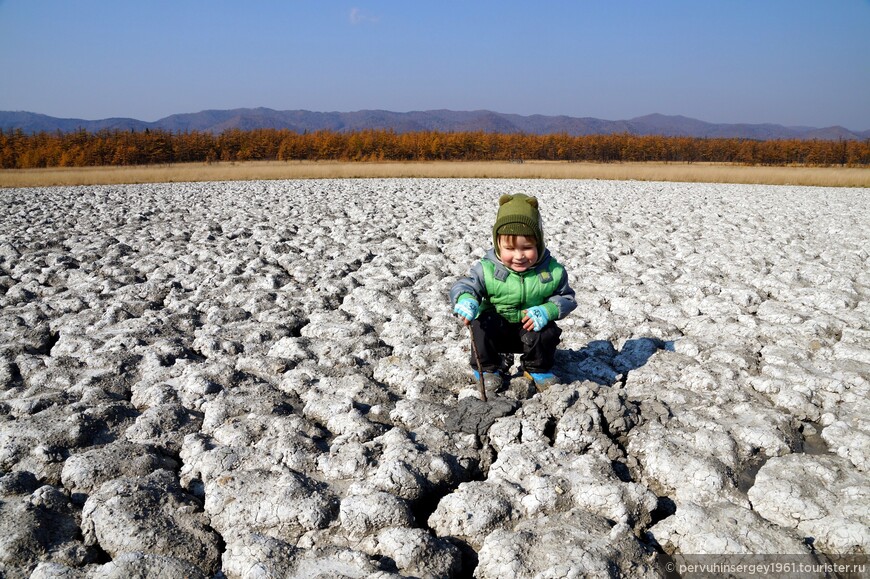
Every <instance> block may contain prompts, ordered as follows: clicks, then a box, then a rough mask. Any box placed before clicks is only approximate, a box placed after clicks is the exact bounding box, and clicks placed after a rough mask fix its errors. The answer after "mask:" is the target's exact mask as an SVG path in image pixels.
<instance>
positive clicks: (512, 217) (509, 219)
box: [492, 193, 544, 257]
mask: <svg viewBox="0 0 870 579" xmlns="http://www.w3.org/2000/svg"><path fill="white" fill-rule="evenodd" d="M498 204H499V208H498V215H497V216H496V218H495V225H493V227H492V244H493V247H495V254H496V255H498V236H499V235H529V236H534V238H535V239H536V240H537V241H538V257H541V256H542V255H544V228H543V226H542V225H541V214H540V213H538V200H537V199H536V198H534V197H529V196H528V195H523V194H522V193H517V194H516V195H502V196H501V197H500V198H499V200H498Z"/></svg>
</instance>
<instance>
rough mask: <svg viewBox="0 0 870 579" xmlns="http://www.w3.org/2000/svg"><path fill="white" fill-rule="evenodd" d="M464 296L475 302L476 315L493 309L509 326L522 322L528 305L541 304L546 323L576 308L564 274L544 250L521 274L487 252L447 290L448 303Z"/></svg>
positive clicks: (559, 265)
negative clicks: (539, 257) (477, 305)
mask: <svg viewBox="0 0 870 579" xmlns="http://www.w3.org/2000/svg"><path fill="white" fill-rule="evenodd" d="M465 296H469V297H472V298H474V299H475V300H477V302H478V303H479V304H480V310H479V313H480V312H485V311H487V310H489V309H493V308H495V311H496V312H498V313H499V315H501V316H502V317H504V318H505V319H506V320H507V321H509V322H511V323H517V322H520V321H522V319H523V315H524V314H523V310H526V309H528V308H530V307H532V306H540V305H543V306H544V308H545V309H546V310H547V317H549V319H550V320H560V319H562V318H564V317H565V316H567V315H568V314H569V313H570V312H571V311H573V310H574V308H576V307H577V301H576V300H575V299H574V290H573V289H571V286H569V285H568V273H567V272H566V271H565V268H564V267H563V266H562V264H560V263H559V262H558V261H556V260H555V259H554V258H553V257H552V256H551V255H550V252H549V250H546V249H545V250H544V255H543V257H542V258H541V259H540V260H539V261H538V263H537V264H536V265H535V267H533V268H532V269H529V270H527V271H524V272H522V273H517V272H515V271H513V270H511V269H509V268H507V267H505V266H504V264H502V263H501V261H500V260H499V259H498V257H496V255H495V251H494V250H489V252H487V254H486V255H485V256H484V257H483V259H481V260H480V261H477V262H475V263H474V265H472V266H471V270H470V271H469V272H468V276H467V277H464V278H461V279H459V280H458V281H457V282H456V283H454V284H453V286H452V287H451V288H450V301H451V303H452V304H456V302H457V301H459V300H460V299H462V298H463V297H465Z"/></svg>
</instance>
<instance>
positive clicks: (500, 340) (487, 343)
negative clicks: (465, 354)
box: [471, 310, 562, 372]
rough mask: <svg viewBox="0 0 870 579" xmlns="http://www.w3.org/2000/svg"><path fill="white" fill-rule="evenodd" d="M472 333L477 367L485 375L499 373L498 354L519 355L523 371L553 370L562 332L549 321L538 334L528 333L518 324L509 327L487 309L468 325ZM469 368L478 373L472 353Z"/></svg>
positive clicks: (508, 323)
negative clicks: (478, 359)
mask: <svg viewBox="0 0 870 579" xmlns="http://www.w3.org/2000/svg"><path fill="white" fill-rule="evenodd" d="M471 332H472V334H473V335H474V343H475V344H476V345H477V353H478V354H479V355H480V365H481V367H482V368H483V371H484V372H498V371H499V370H501V369H502V368H501V354H502V353H503V352H504V353H510V354H522V356H521V357H520V361H521V362H522V365H523V369H524V370H525V371H526V372H549V371H550V370H551V369H552V367H553V359H554V357H555V355H556V346H557V345H558V344H559V336H561V335H562V330H560V329H559V326H557V325H556V324H555V323H553V322H549V323H548V324H547V325H546V326H544V328H543V329H542V330H541V331H540V332H529V331H527V330H525V329H524V328H523V325H522V324H521V323H516V324H512V323H510V322H508V321H507V320H506V319H504V318H503V317H501V316H500V315H498V314H497V313H495V311H494V310H487V311H485V312H483V313H482V314H480V315H479V316H478V317H477V319H476V320H474V321H473V322H471ZM471 367H472V368H474V369H475V370H477V360H475V359H474V353H473V352H472V354H471Z"/></svg>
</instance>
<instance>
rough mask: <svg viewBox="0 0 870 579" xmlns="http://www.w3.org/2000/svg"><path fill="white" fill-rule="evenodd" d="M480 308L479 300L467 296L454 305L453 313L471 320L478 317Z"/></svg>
mask: <svg viewBox="0 0 870 579" xmlns="http://www.w3.org/2000/svg"><path fill="white" fill-rule="evenodd" d="M478 308H480V304H478V303H477V300H474V299H471V298H465V299H464V300H459V301H458V302H456V305H455V306H453V313H454V314H456V315H458V316H462V317H463V318H465V319H466V320H468V321H469V322H471V321H473V320H474V318H476V317H477V310H478Z"/></svg>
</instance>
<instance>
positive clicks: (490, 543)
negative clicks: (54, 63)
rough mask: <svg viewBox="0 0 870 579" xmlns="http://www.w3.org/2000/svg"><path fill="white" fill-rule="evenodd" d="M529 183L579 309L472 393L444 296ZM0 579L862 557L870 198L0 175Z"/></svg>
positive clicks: (600, 186) (591, 571)
mask: <svg viewBox="0 0 870 579" xmlns="http://www.w3.org/2000/svg"><path fill="white" fill-rule="evenodd" d="M516 192H523V193H528V194H532V195H536V196H537V197H538V198H539V199H540V201H541V206H542V209H543V217H544V220H545V222H544V230H545V233H546V236H547V241H548V245H549V247H550V248H551V250H552V251H553V253H554V254H555V255H557V256H558V257H559V258H560V260H561V261H562V262H563V263H564V264H565V265H566V267H567V269H568V271H569V273H570V276H571V283H572V285H573V287H574V288H575V289H576V291H577V298H578V301H579V307H578V309H577V310H576V311H575V312H574V313H573V314H572V315H571V316H570V317H569V318H567V319H566V320H564V321H563V322H561V327H562V328H563V330H564V334H563V341H562V343H561V345H560V350H559V352H558V355H557V362H558V368H557V370H558V371H559V372H560V373H561V374H562V375H563V376H564V377H565V378H566V381H567V383H566V384H564V385H560V386H556V387H553V388H552V389H550V390H548V391H547V392H545V393H535V392H534V391H530V390H529V385H528V384H527V383H525V382H524V381H523V380H521V379H515V380H513V381H512V382H511V384H510V386H509V387H507V388H506V389H505V390H504V391H503V392H501V393H500V394H499V396H497V397H491V399H490V401H489V403H487V404H482V403H481V401H479V400H477V399H476V398H475V386H474V385H473V384H472V383H471V382H470V380H469V378H468V376H467V363H466V360H467V356H468V344H469V341H468V334H467V333H466V331H465V329H464V327H463V326H461V325H460V324H459V323H458V322H457V320H456V319H455V318H454V317H453V316H452V315H451V313H450V306H449V304H448V303H447V290H448V288H449V287H450V285H451V283H452V282H453V281H454V280H455V279H456V278H457V277H458V276H460V275H463V274H464V273H465V272H466V270H467V268H468V266H469V265H470V263H471V261H472V260H473V259H475V258H477V257H480V256H481V255H482V254H483V252H484V250H485V249H486V248H487V247H488V244H490V242H491V238H490V226H491V223H492V222H493V220H494V215H495V209H496V199H497V198H498V196H499V195H501V194H504V193H516ZM0 199H2V203H0V294H2V295H0V307H2V309H0V575H3V576H5V577H10V578H17V577H27V576H32V577H70V578H75V577H129V576H139V577H166V576H177V577H180V576H185V577H215V576H218V577H222V576H225V577H229V578H236V577H314V576H318V575H320V576H323V577H341V576H343V577H381V578H386V577H399V576H402V577H408V576H413V577H464V576H471V575H472V574H473V575H474V576H476V577H481V578H483V577H556V576H559V577H561V576H566V577H572V576H578V575H581V574H584V573H585V574H587V575H589V576H602V575H611V576H616V575H621V576H627V577H656V576H660V575H661V573H662V571H661V566H660V565H661V562H662V561H663V560H667V557H668V556H673V555H676V556H679V555H680V554H688V553H692V554H704V553H792V554H806V555H808V556H811V557H815V558H819V559H823V558H824V557H825V556H831V555H838V554H849V553H852V554H855V553H858V554H861V553H867V552H868V551H870V531H868V526H870V477H868V468H870V418H868V417H870V397H868V394H870V382H868V380H870V325H868V320H870V293H868V292H870V262H868V251H870V190H867V189H828V188H803V187H761V186H745V185H704V184H668V183H635V182H607V181H542V180H538V181H518V180H413V179H406V180H360V181H356V180H339V181H316V180H312V181H273V182H243V183H202V184H181V183H179V184H159V185H141V186H106V187H82V188H43V189H18V190H15V189H12V190H9V189H7V190H3V191H0Z"/></svg>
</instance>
